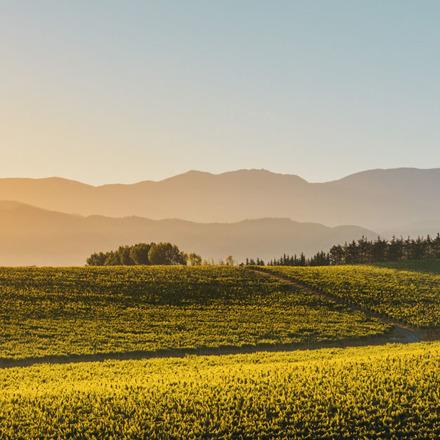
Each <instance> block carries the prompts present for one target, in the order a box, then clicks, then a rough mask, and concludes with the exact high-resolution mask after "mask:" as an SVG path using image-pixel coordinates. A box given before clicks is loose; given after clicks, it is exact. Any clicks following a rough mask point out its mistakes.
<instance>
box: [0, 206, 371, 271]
mask: <svg viewBox="0 0 440 440" xmlns="http://www.w3.org/2000/svg"><path fill="white" fill-rule="evenodd" d="M362 235H365V236H367V237H368V238H371V239H374V238H375V237H376V236H377V234H376V233H374V232H372V231H370V230H367V229H364V228H360V227H357V226H338V227H335V228H329V227H326V226H323V225H320V224H313V223H298V222H294V221H292V220H290V219H271V218H266V219H258V220H243V221H240V222H237V223H229V224H221V223H211V224H200V223H193V222H188V221H184V220H149V219H146V218H140V217H125V218H109V217H103V216H96V215H95V216H89V217H83V216H79V215H71V214H64V213H60V212H55V211H48V210H44V209H41V208H36V207H33V206H29V205H24V204H20V203H17V202H8V201H4V202H1V201H0V265H7V266H23V265H53V266H66V265H84V264H85V261H86V258H87V257H88V256H89V255H90V254H91V253H93V252H96V251H108V250H112V249H115V248H117V247H118V246H120V245H126V244H135V243H138V242H151V241H154V242H160V241H169V242H172V243H175V244H177V245H178V246H179V247H180V249H181V250H184V251H187V252H197V253H199V254H201V255H202V256H203V257H204V258H211V257H212V258H215V259H216V260H218V259H220V258H221V259H224V258H225V257H226V256H228V255H233V257H234V258H235V259H236V260H238V261H243V260H244V259H245V258H246V257H251V258H252V257H260V258H263V259H266V260H267V259H270V258H274V257H279V256H281V255H282V254H283V253H289V254H293V253H298V254H299V253H300V252H304V253H306V255H312V254H314V253H316V252H318V251H320V250H326V249H328V248H329V247H330V246H332V245H333V244H336V243H344V242H345V241H351V240H353V239H358V238H360V237H361V236H362Z"/></svg>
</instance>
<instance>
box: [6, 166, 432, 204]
mask: <svg viewBox="0 0 440 440" xmlns="http://www.w3.org/2000/svg"><path fill="white" fill-rule="evenodd" d="M439 169H440V167H430V168H417V167H395V168H371V169H364V170H359V171H355V172H353V173H350V174H344V175H341V176H337V177H335V178H334V179H331V180H322V179H321V180H309V179H306V178H305V177H304V176H302V175H300V174H296V173H289V172H285V173H281V172H276V171H273V170H270V169H266V168H240V169H231V170H226V171H219V172H210V171H205V170H197V169H189V170H187V171H183V172H181V173H178V174H173V175H169V176H165V177H163V178H161V179H150V178H148V177H146V178H144V179H142V180H136V181H126V182H124V181H116V180H115V181H109V182H102V183H91V182H87V181H85V180H76V179H73V178H69V177H65V176H60V175H52V176H40V177H29V176H0V179H34V180H44V179H62V180H69V181H72V182H78V183H82V184H85V185H89V186H94V187H99V186H106V185H118V184H119V185H135V184H137V183H142V182H156V183H158V182H163V181H165V180H169V179H172V178H174V177H178V176H183V175H185V174H190V173H201V174H209V175H212V176H221V175H224V174H232V173H237V172H241V171H257V172H258V171H263V172H268V173H270V174H276V175H281V176H297V177H300V178H301V179H303V180H305V181H306V182H307V183H330V182H334V181H337V180H341V179H344V178H346V177H349V176H354V175H357V174H362V173H368V172H372V171H392V170H420V171H431V170H439ZM0 200H1V199H0Z"/></svg>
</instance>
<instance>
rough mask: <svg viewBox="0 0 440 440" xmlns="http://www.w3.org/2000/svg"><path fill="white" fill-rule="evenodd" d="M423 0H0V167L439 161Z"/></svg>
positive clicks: (304, 166) (438, 46)
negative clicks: (0, 64) (0, 65)
mask: <svg viewBox="0 0 440 440" xmlns="http://www.w3.org/2000/svg"><path fill="white" fill-rule="evenodd" d="M439 23H440V1H438V0H418V1H416V0H411V1H408V0H363V1H360V0H344V1H342V0H320V1H318V0H303V1H295V0H288V1H276V0H270V1H269V0H266V1H259V0H238V1H237V0H222V1H220V0H218V1H214V0H199V1H192V0H185V1H182V0H175V1H169V0H157V1H146V0H127V1H122V0H119V1H115V0H75V1H71V0H69V1H68V0H51V1H49V0H39V1H35V0H27V1H25V0H0V55H1V63H2V67H1V69H0V98H1V99H0V116H1V117H0V142H1V143H0V152H1V155H0V177H10V176H23V177H24V176H28V177H46V176H54V175H56V176H62V177H67V178H72V179H77V180H81V181H84V182H88V183H92V184H101V183H108V182H127V183H128V182H135V181H139V180H146V179H153V180H159V179H162V178H166V177H168V176H171V175H174V174H178V173H181V172H185V171H187V170H190V169H198V170H203V171H210V172H214V173H219V172H223V171H229V170H234V169H240V168H265V169H269V170H272V171H276V172H282V173H291V174H299V175H300V176H302V177H304V178H306V179H307V180H310V181H326V180H332V179H335V178H338V177H342V176H344V175H347V174H350V173H353V172H357V171H361V170H365V169H370V168H394V167H401V166H412V167H419V168H434V167H440V123H439V122H440V25H439Z"/></svg>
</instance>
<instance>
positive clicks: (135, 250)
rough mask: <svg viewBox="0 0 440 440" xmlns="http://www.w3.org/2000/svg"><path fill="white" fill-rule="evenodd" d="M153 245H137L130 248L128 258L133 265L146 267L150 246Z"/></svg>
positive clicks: (148, 262) (148, 261)
mask: <svg viewBox="0 0 440 440" xmlns="http://www.w3.org/2000/svg"><path fill="white" fill-rule="evenodd" d="M153 245H154V243H150V244H147V243H138V244H135V245H134V246H132V247H131V249H130V258H131V259H132V260H133V262H134V264H139V265H141V264H142V265H148V264H150V260H149V259H148V252H150V249H151V246H153Z"/></svg>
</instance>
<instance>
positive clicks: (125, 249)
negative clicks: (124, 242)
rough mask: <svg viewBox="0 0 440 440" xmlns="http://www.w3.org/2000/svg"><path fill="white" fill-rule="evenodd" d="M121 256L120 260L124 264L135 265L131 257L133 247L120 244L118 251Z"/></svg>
mask: <svg viewBox="0 0 440 440" xmlns="http://www.w3.org/2000/svg"><path fill="white" fill-rule="evenodd" d="M116 252H117V253H118V256H119V261H120V262H121V264H122V265H123V266H133V264H135V263H134V261H133V260H132V258H131V257H130V252H131V247H130V246H119V248H118V250H117V251H116Z"/></svg>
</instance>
